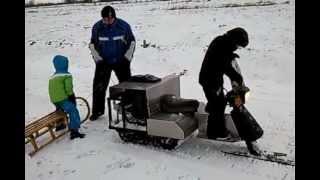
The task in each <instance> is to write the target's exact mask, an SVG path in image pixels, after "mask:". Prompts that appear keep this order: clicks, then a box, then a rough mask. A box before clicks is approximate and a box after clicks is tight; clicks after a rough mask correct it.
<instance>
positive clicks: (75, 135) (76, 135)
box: [70, 129, 85, 140]
mask: <svg viewBox="0 0 320 180" xmlns="http://www.w3.org/2000/svg"><path fill="white" fill-rule="evenodd" d="M84 137H85V134H82V133H80V132H79V130H78V129H71V130H70V139H71V140H72V139H74V138H81V139H82V138H84Z"/></svg>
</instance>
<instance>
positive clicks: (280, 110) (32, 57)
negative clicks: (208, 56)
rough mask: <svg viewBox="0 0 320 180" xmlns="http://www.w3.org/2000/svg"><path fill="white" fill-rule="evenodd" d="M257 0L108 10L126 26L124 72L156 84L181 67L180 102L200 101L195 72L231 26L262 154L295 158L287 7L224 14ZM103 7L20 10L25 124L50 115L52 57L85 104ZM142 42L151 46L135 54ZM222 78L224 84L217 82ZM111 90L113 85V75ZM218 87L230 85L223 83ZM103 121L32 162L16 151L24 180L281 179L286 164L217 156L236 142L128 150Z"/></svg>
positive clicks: (288, 175) (291, 29) (291, 25)
mask: <svg viewBox="0 0 320 180" xmlns="http://www.w3.org/2000/svg"><path fill="white" fill-rule="evenodd" d="M255 2H261V1H253V0H246V1H245V0H232V1H222V0H220V1H214V0H211V1H209V2H207V1H194V2H178V1H170V2H168V1H165V2H145V3H120V2H118V3H114V4H113V6H114V7H115V8H116V12H117V16H118V17H120V18H123V19H124V20H126V21H127V22H128V23H129V24H130V25H131V27H132V30H133V32H134V34H135V37H136V40H137V48H136V52H135V56H134V59H133V62H132V72H133V74H147V73H149V74H153V75H156V76H158V77H163V76H165V75H168V74H171V73H178V72H181V71H183V70H184V69H186V70H188V71H187V73H186V74H185V75H184V76H182V77H181V96H182V97H184V98H195V99H198V100H200V101H206V99H205V96H204V94H203V92H202V89H201V87H200V85H199V84H198V82H197V81H198V73H199V71H200V67H201V63H202V60H203V57H204V54H205V51H206V49H207V46H208V45H209V43H210V42H211V40H212V39H213V38H214V37H215V36H217V35H220V34H222V33H224V32H225V31H227V30H230V29H232V28H234V27H238V26H240V27H243V28H245V29H246V30H247V31H248V33H249V38H250V39H249V41H250V43H249V45H248V47H247V48H245V49H241V50H239V51H237V53H238V54H239V55H240V59H239V61H238V62H239V64H240V67H241V70H242V74H243V76H244V79H245V82H246V85H247V86H248V87H249V88H250V89H251V97H250V99H249V101H248V102H247V108H248V109H249V110H250V112H251V113H252V114H253V115H254V116H255V117H256V119H257V120H258V122H259V123H260V124H261V126H262V127H263V129H264V136H263V137H262V138H261V139H260V140H259V144H260V146H261V148H262V149H264V150H270V151H279V152H284V153H287V154H288V159H293V160H294V159H295V1H294V0H291V1H280V0H277V1H266V2H269V3H270V2H274V3H275V4H274V5H270V6H239V7H225V6H226V4H228V3H229V4H230V3H232V4H238V5H244V4H245V3H249V4H250V3H255ZM104 5H105V3H97V4H73V5H60V6H50V7H38V8H37V7H35V8H26V9H25V58H26V59H25V86H26V88H25V123H26V124H28V123H29V122H31V121H33V120H35V119H37V118H39V117H41V116H43V115H46V114H48V113H49V112H52V111H53V110H54V107H53V105H51V104H50V102H49V96H48V79H49V77H50V75H51V74H52V73H53V71H54V70H53V65H52V58H53V56H54V55H56V54H62V55H66V56H67V57H69V60H70V62H69V70H70V72H71V73H72V74H73V76H74V89H75V93H76V95H78V96H82V97H85V98H86V99H87V100H88V101H89V102H90V104H91V98H92V91H91V88H92V80H93V74H94V68H95V65H94V62H93V60H92V58H91V55H90V53H89V49H88V41H89V39H90V35H91V27H92V25H93V24H94V23H95V22H96V21H97V20H98V19H99V18H100V10H101V9H102V7H103V6H104ZM143 40H146V42H147V43H150V45H152V46H149V47H148V48H143V47H142V46H141V45H142V44H143ZM226 80H227V79H226ZM110 83H111V85H113V84H116V83H117V80H116V78H115V76H114V75H112V80H111V82H110ZM226 83H227V85H229V82H228V81H226ZM107 125H108V124H107V116H104V118H102V119H100V120H98V121H95V122H90V121H88V122H86V123H85V124H83V126H82V129H81V131H82V132H85V133H86V134H87V136H86V138H85V139H81V140H80V139H76V140H73V141H70V140H69V136H64V137H61V138H60V139H59V140H57V141H55V142H54V143H52V144H51V145H49V146H47V147H45V148H44V149H43V150H41V151H40V152H38V153H37V154H36V155H35V156H34V157H32V158H30V157H29V156H28V152H30V151H31V150H32V147H31V145H30V144H28V145H26V146H25V147H26V149H25V169H26V171H25V176H26V179H28V180H38V179H39V180H40V179H43V180H73V179H75V180H89V179H91V180H107V179H112V180H118V179H119V180H125V179H128V180H129V179H130V180H131V179H132V180H133V179H137V180H140V179H143V180H149V179H150V180H151V179H152V180H153V179H154V180H207V179H208V180H213V179H217V180H229V179H232V180H234V179H237V180H240V179H241V180H249V179H252V180H258V179H259V180H260V179H270V180H271V179H272V180H277V179H279V180H284V179H295V167H291V166H284V165H279V164H275V163H270V162H265V161H258V160H252V159H248V158H241V157H235V156H227V155H224V154H223V153H221V152H220V151H221V150H229V149H233V150H235V149H239V150H244V149H245V148H246V147H245V144H244V143H243V142H239V143H233V144H231V143H221V142H213V141H208V140H202V139H198V138H196V137H192V138H190V139H189V140H188V141H186V142H185V143H184V144H182V145H181V146H180V147H179V148H177V149H175V150H173V151H168V150H163V149H159V148H155V147H151V146H142V145H135V144H127V143H124V142H122V141H121V140H120V138H119V137H118V134H117V133H116V132H115V131H113V130H109V129H108V126H107Z"/></svg>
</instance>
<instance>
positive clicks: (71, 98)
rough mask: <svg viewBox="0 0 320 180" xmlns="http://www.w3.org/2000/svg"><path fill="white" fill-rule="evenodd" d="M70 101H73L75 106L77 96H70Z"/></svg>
mask: <svg viewBox="0 0 320 180" xmlns="http://www.w3.org/2000/svg"><path fill="white" fill-rule="evenodd" d="M68 100H69V101H71V102H72V103H73V104H75V105H76V96H75V95H74V94H72V95H70V96H69V97H68Z"/></svg>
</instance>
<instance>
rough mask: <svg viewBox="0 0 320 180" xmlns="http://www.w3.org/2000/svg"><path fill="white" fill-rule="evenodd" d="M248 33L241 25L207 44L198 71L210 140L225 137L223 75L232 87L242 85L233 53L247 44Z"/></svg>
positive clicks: (226, 135)
mask: <svg viewBox="0 0 320 180" xmlns="http://www.w3.org/2000/svg"><path fill="white" fill-rule="evenodd" d="M248 43H249V40H248V34H247V32H246V31H245V30H244V29H243V28H239V27H238V28H234V29H232V30H230V31H228V32H226V33H225V34H223V35H221V36H218V37H216V38H215V39H214V40H213V41H212V42H211V44H210V46H209V48H208V50H207V52H206V55H205V57H204V60H203V63H202V67H201V70H200V74H199V83H200V85H201V86H202V88H203V91H204V94H205V96H206V98H207V101H208V102H207V105H206V111H207V112H208V114H209V116H208V125H207V136H208V138H211V139H216V138H227V137H228V135H229V134H228V132H227V130H226V127H225V124H224V122H225V121H224V112H225V108H226V104H227V101H226V97H225V95H224V92H223V75H224V74H225V75H227V76H228V77H229V78H230V80H231V85H232V88H237V87H240V86H244V82H243V78H242V75H241V72H240V68H239V66H238V63H237V62H236V58H239V56H238V55H237V54H235V53H234V51H235V50H237V49H238V47H246V46H247V45H248Z"/></svg>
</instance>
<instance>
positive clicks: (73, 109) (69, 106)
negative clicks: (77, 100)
mask: <svg viewBox="0 0 320 180" xmlns="http://www.w3.org/2000/svg"><path fill="white" fill-rule="evenodd" d="M55 105H56V107H57V108H61V109H63V111H64V112H66V113H67V114H68V115H69V129H75V130H76V129H79V128H80V115H79V111H78V109H77V106H76V105H75V104H73V103H72V102H71V101H69V100H64V101H61V102H59V103H56V104H55Z"/></svg>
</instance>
